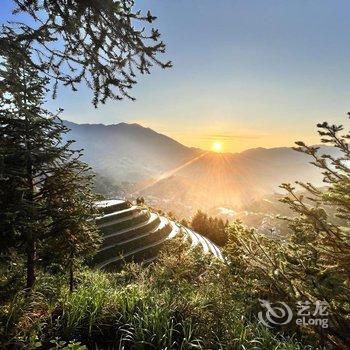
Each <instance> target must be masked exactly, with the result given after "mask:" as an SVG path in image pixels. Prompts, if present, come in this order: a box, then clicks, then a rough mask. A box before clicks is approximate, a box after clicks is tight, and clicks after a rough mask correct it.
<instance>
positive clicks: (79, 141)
mask: <svg viewBox="0 0 350 350" xmlns="http://www.w3.org/2000/svg"><path fill="white" fill-rule="evenodd" d="M64 123H65V125H66V126H67V127H68V128H69V129H70V132H69V133H68V135H67V136H66V137H67V139H73V140H75V141H76V143H75V144H74V148H77V149H81V148H82V149H84V161H86V162H87V163H88V164H90V165H91V166H92V167H93V169H94V171H96V172H98V173H100V174H102V175H103V176H104V177H107V178H111V179H112V180H113V181H115V182H122V181H127V182H138V181H143V180H146V179H148V178H152V177H153V176H157V175H158V174H160V173H162V172H164V171H167V170H169V169H172V168H174V167H176V166H178V165H180V164H182V163H184V162H186V161H188V160H190V159H192V158H193V157H194V156H195V155H198V154H199V153H201V152H202V151H201V150H198V149H195V148H188V147H186V146H184V145H182V144H180V143H179V142H177V141H175V140H173V139H171V138H170V137H167V136H165V135H162V134H158V133H157V132H155V131H153V130H151V129H149V128H144V127H142V126H141V125H138V124H127V123H120V124H114V125H103V124H75V123H72V122H69V121H64Z"/></svg>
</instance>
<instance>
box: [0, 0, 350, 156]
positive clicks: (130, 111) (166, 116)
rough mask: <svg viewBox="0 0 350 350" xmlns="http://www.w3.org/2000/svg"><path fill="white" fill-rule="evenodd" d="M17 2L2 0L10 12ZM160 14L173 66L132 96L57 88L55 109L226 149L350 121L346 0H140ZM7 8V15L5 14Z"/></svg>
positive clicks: (281, 141)
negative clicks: (95, 101)
mask: <svg viewBox="0 0 350 350" xmlns="http://www.w3.org/2000/svg"><path fill="white" fill-rule="evenodd" d="M10 5H11V1H10V0H3V1H2V4H1V5H0V6H1V8H0V11H1V18H2V21H4V20H6V19H8V13H9V11H10V8H11V6H10ZM136 7H137V8H140V9H142V10H148V9H150V10H151V11H152V13H153V14H155V15H156V16H158V20H157V23H156V26H157V27H158V28H159V30H160V32H161V33H162V37H163V40H164V41H165V42H166V43H167V54H166V55H165V57H164V59H169V58H170V59H171V60H172V61H173V63H174V67H173V68H172V69H171V70H161V69H154V70H153V74H151V75H149V76H145V77H141V78H139V84H138V85H137V87H136V88H134V90H133V95H134V96H135V97H136V98H137V101H136V102H132V101H124V102H117V101H109V102H108V103H107V104H106V105H105V106H101V107H100V108H99V109H97V110H96V109H95V108H93V106H92V105H91V92H90V91H88V90H87V88H85V87H81V89H80V90H79V92H78V93H72V92H71V91H69V90H68V89H60V91H59V95H58V98H57V100H56V101H49V102H48V105H49V107H50V108H51V109H55V108H57V107H62V108H63V109H64V113H63V117H64V118H65V119H69V120H71V121H74V122H78V123H83V122H88V123H106V124H111V123H118V122H121V121H125V122H138V123H140V124H142V125H144V126H147V127H151V128H153V129H155V130H156V131H158V132H161V133H165V134H167V135H169V136H171V137H174V138H175V139H177V140H179V141H180V142H183V143H184V144H186V145H189V146H199V147H203V148H210V147H211V144H212V143H213V142H216V141H219V142H222V143H223V149H224V150H225V151H240V150H243V149H246V148H251V147H258V146H261V147H274V146H284V145H287V146H289V145H292V143H293V141H295V140H299V139H303V140H306V141H309V142H316V141H317V138H316V137H314V135H315V124H316V123H317V122H319V121H323V120H328V121H335V122H346V119H345V115H346V112H347V111H348V110H349V109H350V108H349V101H350V99H349V97H350V96H349V95H350V93H349V81H350V45H349V41H350V23H349V16H348V14H349V12H350V3H349V1H345V0H344V1H342V0H339V1H338V0H323V1H322V0H293V1H287V0H217V1H212V0H211V1H209V0H143V1H140V0H139V1H137V0H136ZM3 14H4V15H3Z"/></svg>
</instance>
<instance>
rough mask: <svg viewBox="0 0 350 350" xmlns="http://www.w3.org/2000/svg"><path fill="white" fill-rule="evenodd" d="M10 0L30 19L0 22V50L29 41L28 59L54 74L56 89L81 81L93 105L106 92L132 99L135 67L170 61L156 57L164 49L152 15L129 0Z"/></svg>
mask: <svg viewBox="0 0 350 350" xmlns="http://www.w3.org/2000/svg"><path fill="white" fill-rule="evenodd" d="M13 2H14V4H15V11H14V13H16V14H18V13H24V14H26V15H27V16H29V17H30V18H31V19H32V21H27V22H26V23H24V22H16V23H10V24H8V23H7V24H4V25H3V26H2V28H1V30H0V55H6V53H7V52H9V51H11V50H12V51H13V50H17V49H18V48H19V47H20V46H23V45H29V46H30V47H31V48H32V50H31V52H29V55H28V56H27V57H26V60H27V63H28V64H31V65H33V66H35V67H36V68H37V69H38V70H40V71H41V73H43V74H45V76H47V77H49V78H50V79H51V80H52V83H54V85H55V89H54V94H55V93H56V89H57V85H58V83H62V84H63V85H65V86H70V87H71V88H72V89H73V90H76V89H77V86H78V85H79V84H80V83H81V82H82V83H86V85H87V86H88V87H89V88H91V89H92V90H93V92H94V98H93V103H94V105H95V106H97V104H98V103H100V102H101V103H104V102H105V101H106V100H107V99H108V98H112V99H117V100H120V99H123V98H131V99H134V98H133V97H132V96H131V95H130V92H129V90H130V89H131V88H132V86H133V85H134V84H136V74H137V73H140V74H149V73H150V69H151V67H152V66H154V65H155V66H160V67H162V68H168V67H171V62H162V61H161V60H160V59H159V57H158V56H159V54H161V53H164V52H165V45H164V43H163V42H162V41H160V33H159V31H158V30H157V29H156V28H147V26H148V25H151V24H152V23H153V22H154V21H155V20H156V17H155V16H153V15H152V14H151V13H150V12H149V11H148V12H147V13H146V14H143V13H141V11H137V10H134V1H133V0H103V1H101V0H89V1H87V0H70V1H66V0H55V1H52V0H30V1H29V0H13ZM147 29H148V30H147ZM56 43H59V44H58V45H56ZM19 53H20V52H19Z"/></svg>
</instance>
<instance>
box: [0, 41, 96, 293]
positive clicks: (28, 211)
mask: <svg viewBox="0 0 350 350" xmlns="http://www.w3.org/2000/svg"><path fill="white" fill-rule="evenodd" d="M22 52H23V53H24V55H25V53H26V48H25V47H24V48H23V49H22ZM46 83H47V79H46V78H41V77H39V76H38V72H37V70H36V69H35V68H33V67H32V66H31V65H30V64H28V63H27V62H26V61H23V60H22V56H21V55H19V54H18V52H17V51H14V52H12V53H11V54H10V55H9V56H8V57H6V60H5V61H4V62H2V63H1V67H0V188H1V193H0V224H1V230H0V231H1V232H0V234H1V243H2V244H1V248H0V249H1V252H2V253H3V254H6V253H8V251H9V250H10V249H11V248H13V249H15V250H16V251H17V252H18V253H20V254H21V253H22V254H25V255H26V260H27V263H26V268H27V282H26V288H27V290H28V291H30V290H31V289H32V287H33V285H34V283H35V278H36V273H35V269H36V264H37V252H38V248H39V247H38V246H39V245H40V249H44V248H45V245H44V242H45V240H46V239H47V238H48V237H49V235H50V233H52V232H53V227H56V226H57V225H58V224H59V225H63V224H64V223H65V228H69V229H70V232H71V233H72V232H73V233H74V235H78V234H79V237H80V235H81V232H80V231H79V230H78V229H77V225H78V223H77V221H76V220H75V219H76V218H77V217H78V216H79V215H81V217H82V218H83V219H85V220H86V218H87V217H90V218H91V215H89V214H90V212H89V211H88V210H87V207H91V201H90V197H86V198H85V199H84V194H86V193H88V192H89V187H88V184H87V183H85V185H86V186H85V188H84V189H83V188H82V185H81V184H80V181H82V179H83V178H84V173H85V171H86V165H84V164H83V163H81V162H80V161H79V156H80V155H79V152H76V151H73V150H71V149H70V146H71V143H72V142H71V141H70V142H67V143H63V142H62V134H63V133H64V132H66V131H67V128H66V127H65V126H64V125H63V124H62V122H61V121H60V120H59V119H58V117H57V116H56V115H53V114H51V113H49V112H48V111H47V110H45V109H44V108H43V106H42V105H43V102H44V96H45V94H46V92H47V91H46V89H45V85H46ZM83 183H84V182H83ZM53 198H55V201H53V200H52V199H53ZM79 201H80V202H79ZM85 201H86V202H85ZM86 203H87V204H86ZM65 204H69V207H68V210H66V208H65ZM72 208H73V209H74V210H75V211H74V212H73V211H72ZM79 210H80V212H79ZM78 212H79V213H78ZM70 213H71V214H74V215H73V217H72V218H67V219H66V220H70V221H64V220H63V219H62V217H63V216H65V215H70ZM78 214H79V215H78ZM58 221H60V222H59V223H58ZM73 224H74V225H73ZM82 224H83V223H81V225H82ZM79 225H80V224H79ZM86 225H89V224H86ZM72 226H74V227H72ZM91 230H92V228H91ZM55 233H56V235H62V234H65V231H63V230H60V231H58V230H57V231H56V232H55ZM77 237H78V236H76V237H75V238H74V239H76V240H77V241H79V240H80V238H77ZM91 239H92V240H93V241H95V237H92V236H91ZM86 244H88V243H87V242H86ZM48 249H51V248H48ZM64 249H65V248H64V246H61V248H60V251H61V252H62V254H63V252H64Z"/></svg>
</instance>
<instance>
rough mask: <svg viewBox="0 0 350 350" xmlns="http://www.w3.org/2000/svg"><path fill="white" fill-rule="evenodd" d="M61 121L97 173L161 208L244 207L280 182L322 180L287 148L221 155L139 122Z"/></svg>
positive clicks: (274, 189) (302, 157)
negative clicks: (131, 186) (126, 184)
mask: <svg viewBox="0 0 350 350" xmlns="http://www.w3.org/2000/svg"><path fill="white" fill-rule="evenodd" d="M65 124H66V126H67V127H69V128H70V129H71V131H70V132H69V134H68V135H67V138H68V139H74V140H76V141H77V142H76V144H75V147H76V148H83V149H84V159H85V161H86V162H87V163H89V164H90V165H91V166H92V167H93V169H94V170H95V171H96V172H98V173H100V174H101V175H103V176H105V177H108V178H110V179H112V180H113V182H114V183H118V182H119V183H120V182H129V183H139V184H140V186H139V187H136V189H137V190H138V191H137V192H136V195H142V196H144V197H146V198H147V199H148V200H149V201H150V202H151V203H152V204H153V205H154V206H157V207H160V208H162V209H164V210H171V211H175V212H176V211H179V212H181V211H182V209H183V210H184V211H191V210H196V209H198V208H202V209H205V210H207V209H210V208H213V207H217V206H228V207H235V208H237V207H244V206H246V205H247V204H249V203H250V202H252V201H255V200H258V199H259V198H262V197H263V196H264V195H266V194H271V193H274V192H277V191H278V186H279V185H280V184H281V183H283V182H293V181H295V180H300V181H310V182H312V183H314V184H316V185H320V186H321V185H322V182H321V175H320V173H319V172H318V171H317V169H316V168H315V167H314V166H311V165H310V164H309V162H310V159H309V158H308V157H307V156H306V155H305V154H302V153H300V152H296V151H294V150H293V149H292V148H289V147H278V148H270V149H268V148H254V149H248V150H246V151H243V152H241V153H222V154H221V153H213V152H207V151H203V150H200V149H196V148H189V147H186V146H184V145H182V144H181V143H179V142H177V141H175V140H173V139H172V138H170V137H168V136H165V135H163V134H160V133H157V132H155V131H153V130H152V129H150V128H145V127H143V126H141V125H139V124H127V123H119V124H114V125H103V124H75V123H71V122H65ZM322 152H327V153H331V154H334V149H332V148H329V147H323V149H322Z"/></svg>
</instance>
